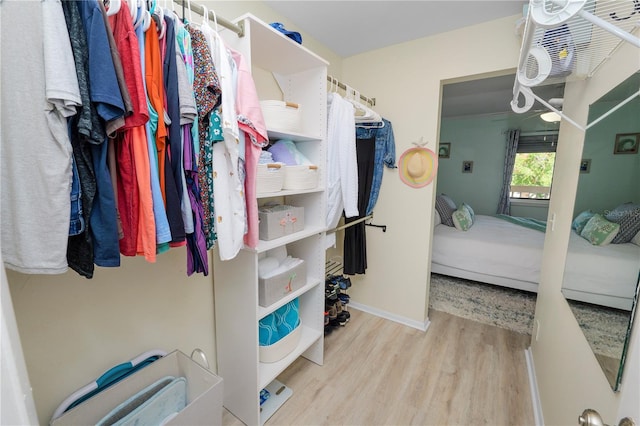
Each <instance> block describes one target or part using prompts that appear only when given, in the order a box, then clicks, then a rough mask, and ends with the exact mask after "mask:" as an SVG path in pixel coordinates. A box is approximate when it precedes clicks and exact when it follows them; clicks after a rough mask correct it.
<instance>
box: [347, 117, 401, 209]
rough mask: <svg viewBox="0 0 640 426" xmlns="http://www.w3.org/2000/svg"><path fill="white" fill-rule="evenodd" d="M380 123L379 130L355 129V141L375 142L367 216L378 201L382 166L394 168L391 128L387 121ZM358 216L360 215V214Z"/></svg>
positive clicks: (375, 128) (394, 142)
mask: <svg viewBox="0 0 640 426" xmlns="http://www.w3.org/2000/svg"><path fill="white" fill-rule="evenodd" d="M382 121H383V123H384V126H383V127H380V128H377V127H371V128H365V127H356V139H369V138H372V137H375V140H376V148H375V149H376V152H375V159H374V162H375V165H374V169H373V182H372V184H371V195H369V204H368V205H367V212H366V214H367V215H370V214H371V213H373V208H374V207H375V205H376V202H377V201H378V195H379V194H380V185H382V174H383V171H384V166H385V165H386V166H387V167H388V168H390V169H395V168H396V141H395V138H394V136H393V127H392V126H391V122H390V121H389V120H387V119H385V118H383V119H382ZM360 214H362V212H360Z"/></svg>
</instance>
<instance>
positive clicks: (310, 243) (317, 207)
mask: <svg viewBox="0 0 640 426" xmlns="http://www.w3.org/2000/svg"><path fill="white" fill-rule="evenodd" d="M234 22H235V23H238V24H240V25H243V27H244V31H245V35H244V36H243V37H238V36H236V34H234V33H232V32H230V31H222V32H221V34H222V36H223V37H224V40H225V42H226V43H227V45H228V46H230V47H231V48H233V49H235V50H237V51H239V52H241V53H242V54H243V56H244V57H245V60H247V61H248V62H249V63H250V65H251V69H252V73H253V74H254V80H256V86H257V89H258V95H259V97H260V99H261V100H269V99H275V98H274V97H272V96H273V93H274V92H277V91H279V92H281V98H282V99H281V100H286V101H289V102H295V103H298V104H300V105H301V108H302V112H303V120H302V122H303V129H302V132H301V133H295V134H293V133H284V132H277V131H272V130H271V129H269V139H270V140H278V139H290V140H293V141H294V142H295V143H296V146H297V147H298V149H299V150H300V151H301V152H302V153H303V154H304V155H305V156H306V157H307V158H309V159H310V160H311V161H312V162H314V163H315V164H317V165H318V166H319V171H320V174H319V175H320V178H319V182H318V187H317V188H315V189H312V190H304V191H291V190H287V191H281V192H278V193H270V194H269V195H268V196H264V197H263V196H259V197H258V204H259V205H262V204H264V203H266V202H269V201H274V200H275V201H278V202H281V203H285V204H290V205H294V206H298V207H304V216H305V217H304V219H305V227H304V229H303V230H301V231H299V232H296V233H293V234H290V235H287V236H285V237H282V238H278V239H275V240H270V241H260V243H259V244H258V246H257V248H256V249H249V248H245V249H243V250H241V251H240V253H239V254H238V256H237V257H236V258H235V259H233V260H229V261H224V262H223V261H220V260H219V259H218V258H217V256H214V268H213V270H214V290H215V316H216V342H217V360H218V374H219V375H220V376H221V377H223V379H224V384H225V386H224V406H225V408H227V409H228V410H229V411H230V412H231V413H233V414H234V415H235V416H236V417H238V418H239V419H240V420H242V421H243V422H244V423H245V424H247V425H258V424H262V423H264V422H265V421H266V419H267V418H268V416H269V415H270V414H271V413H273V412H274V411H275V410H277V407H269V410H265V413H262V416H261V409H260V402H259V393H260V390H261V389H263V388H265V387H267V386H268V385H269V384H270V383H272V382H273V381H274V379H275V378H276V377H277V376H278V375H279V374H280V373H282V372H283V371H284V370H285V369H286V368H287V367H289V365H291V363H292V362H294V361H295V360H296V359H297V358H298V357H299V356H303V357H305V358H307V359H309V360H311V361H313V362H315V363H316V364H320V365H322V363H323V345H324V285H323V284H324V268H325V249H324V239H325V231H326V224H325V222H326V210H327V207H326V194H325V186H326V185H325V182H326V158H327V156H326V136H325V134H326V120H327V117H326V105H327V102H326V96H327V93H326V81H327V65H328V63H327V62H326V61H325V60H324V59H322V58H320V57H319V56H317V55H316V54H314V53H313V52H311V51H309V50H308V49H306V48H305V47H304V46H301V45H299V44H297V43H296V42H294V41H293V40H291V39H289V38H287V37H286V36H284V35H283V34H281V33H280V32H278V31H276V30H275V29H273V28H271V27H270V26H269V25H268V24H266V23H264V22H262V21H260V20H259V19H257V18H256V17H254V16H252V15H250V14H248V15H244V16H242V17H240V18H238V19H236V20H235V21H234ZM256 75H260V77H261V78H260V79H257V78H255V76H256ZM265 75H267V76H268V77H269V78H267V79H265V78H264V76H265ZM274 88H276V90H274ZM278 89H279V90H278ZM282 246H286V248H287V252H288V253H289V254H290V255H292V256H294V257H298V258H301V259H304V261H305V263H306V266H307V268H306V269H307V281H306V284H305V285H304V286H303V287H302V288H300V289H298V290H296V291H294V292H292V293H291V294H288V295H287V296H286V297H284V298H283V299H281V300H279V301H278V302H276V303H274V304H273V305H271V306H268V307H262V306H259V304H258V260H259V259H260V258H262V257H263V256H266V252H267V251H268V250H271V249H274V248H278V247H282ZM295 298H299V302H300V303H299V310H300V320H301V327H302V329H301V338H300V342H299V343H298V346H297V347H296V348H295V349H294V350H293V351H292V352H291V353H290V354H289V355H287V356H286V357H285V358H284V359H282V360H280V361H278V362H274V363H262V362H260V360H259V346H258V321H259V320H260V319H261V318H264V317H265V316H266V315H268V314H270V313H272V312H274V311H275V310H276V309H278V308H279V307H281V306H283V305H284V304H285V303H287V302H289V301H291V300H293V299H295ZM293 391H294V392H295V390H293ZM286 399H287V398H279V400H281V401H282V402H284V401H286ZM277 400H278V398H274V400H273V401H271V402H269V404H273V403H274V402H276V401H277ZM267 401H269V400H267ZM265 404H266V403H265ZM266 411H268V412H269V414H267V413H266Z"/></svg>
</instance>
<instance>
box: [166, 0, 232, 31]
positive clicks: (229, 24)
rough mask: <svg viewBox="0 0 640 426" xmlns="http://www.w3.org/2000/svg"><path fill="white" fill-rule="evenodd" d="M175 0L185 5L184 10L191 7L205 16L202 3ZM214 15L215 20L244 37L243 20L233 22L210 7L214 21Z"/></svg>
mask: <svg viewBox="0 0 640 426" xmlns="http://www.w3.org/2000/svg"><path fill="white" fill-rule="evenodd" d="M174 1H175V2H176V3H177V4H179V5H181V6H182V7H183V10H184V8H185V7H188V8H190V9H191V11H193V12H196V13H197V14H199V15H200V16H203V14H204V8H203V7H202V5H200V4H198V3H196V2H194V1H188V0H174ZM214 17H215V21H216V22H218V24H219V25H222V26H223V27H225V28H227V29H229V30H231V31H233V32H234V33H236V34H238V37H244V24H243V23H242V22H240V23H239V24H234V23H233V22H231V21H229V20H228V19H225V18H223V17H222V16H219V15H218V14H216V13H215V12H214V11H213V10H211V9H209V18H210V19H211V21H212V22H213V20H214ZM182 18H183V19H184V18H186V16H184V14H183V16H182Z"/></svg>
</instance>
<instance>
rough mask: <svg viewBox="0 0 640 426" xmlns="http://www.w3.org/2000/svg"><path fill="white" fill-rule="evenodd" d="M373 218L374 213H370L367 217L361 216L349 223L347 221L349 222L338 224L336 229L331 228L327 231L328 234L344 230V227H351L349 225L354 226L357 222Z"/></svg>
mask: <svg viewBox="0 0 640 426" xmlns="http://www.w3.org/2000/svg"><path fill="white" fill-rule="evenodd" d="M371 218H373V215H372V214H370V215H368V216H365V217H361V218H360V219H358V220H354V221H353V222H349V223H347V224H345V225H342V226H338V227H337V228H334V229H329V230H328V231H327V234H330V233H332V232H338V231H341V230H343V229H346V228H349V227H351V226H353V225H355V224H357V223H360V222H364V221H365V220H369V219H371Z"/></svg>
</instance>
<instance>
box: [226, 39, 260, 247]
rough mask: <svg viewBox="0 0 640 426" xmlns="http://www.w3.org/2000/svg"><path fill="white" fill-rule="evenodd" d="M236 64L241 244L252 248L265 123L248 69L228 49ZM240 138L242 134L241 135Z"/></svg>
mask: <svg viewBox="0 0 640 426" xmlns="http://www.w3.org/2000/svg"><path fill="white" fill-rule="evenodd" d="M229 51H230V52H231V56H232V58H233V60H234V62H235V64H236V67H237V70H238V71H237V76H238V77H237V79H238V83H237V87H238V89H237V95H236V112H237V114H238V128H239V129H240V131H241V132H242V133H244V151H245V181H244V185H245V187H244V193H245V202H246V206H247V207H246V209H247V231H246V235H245V237H244V243H245V244H246V245H247V246H248V247H251V248H255V247H256V246H257V245H258V199H257V197H256V176H257V172H258V160H259V159H260V153H261V152H262V148H265V147H266V146H267V145H268V144H269V135H268V134H267V126H266V124H265V122H264V117H263V116H262V108H261V107H260V101H259V100H258V91H257V90H256V85H255V82H254V81H253V77H252V75H251V69H250V68H249V65H248V64H247V61H246V60H245V59H244V56H242V54H241V53H240V52H237V51H235V50H233V49H229ZM241 138H242V136H241Z"/></svg>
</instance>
